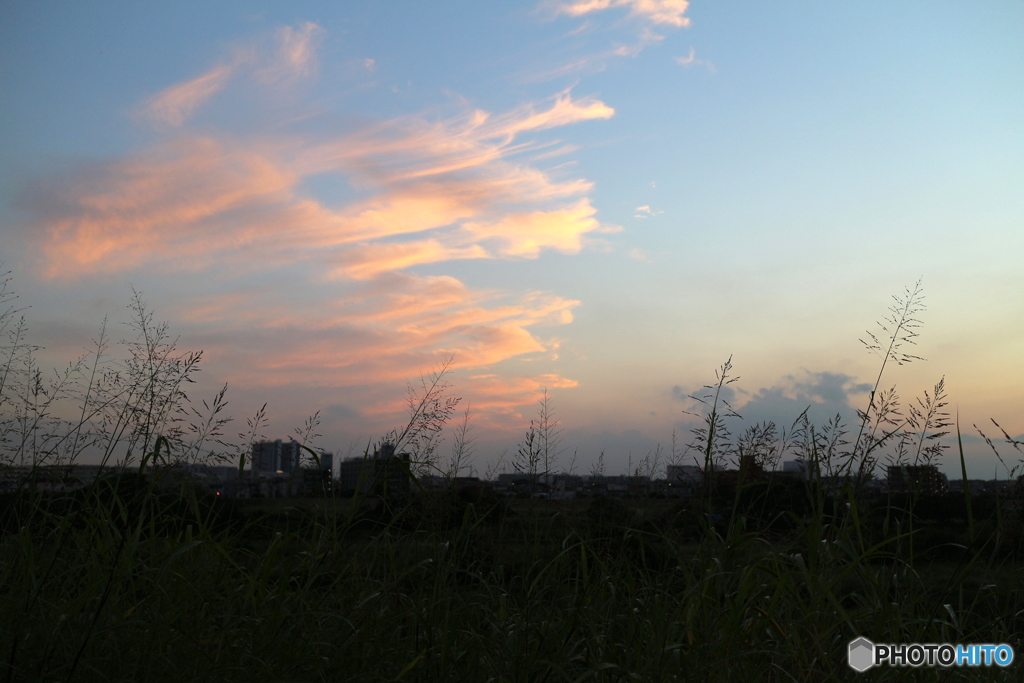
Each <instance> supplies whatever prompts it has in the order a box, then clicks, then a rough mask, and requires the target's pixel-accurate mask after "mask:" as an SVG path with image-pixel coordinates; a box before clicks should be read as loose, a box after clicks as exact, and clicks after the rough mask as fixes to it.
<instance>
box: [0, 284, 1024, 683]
mask: <svg viewBox="0 0 1024 683" xmlns="http://www.w3.org/2000/svg"><path fill="white" fill-rule="evenodd" d="M136 301H139V302H141V299H140V298H139V297H136ZM134 310H143V311H144V307H139V308H137V309H134ZM136 320H137V322H138V323H139V324H144V325H145V326H146V329H147V330H149V331H150V332H149V333H145V334H142V337H141V339H142V341H141V342H139V343H140V344H141V346H139V347H136V348H137V350H138V351H139V355H138V356H137V357H136V356H133V358H135V359H136V361H135V362H136V363H137V365H136V366H130V367H139V368H146V369H147V370H146V372H138V373H136V374H132V373H133V371H132V370H131V369H130V367H129V368H128V369H123V368H122V369H121V370H120V372H121V373H122V374H121V376H120V377H121V379H120V380H119V382H120V383H118V382H114V381H113V380H110V381H108V382H107V383H106V384H103V383H102V382H101V383H97V384H93V383H92V381H90V382H83V383H82V384H81V385H80V386H81V387H85V388H86V390H85V391H84V392H81V393H79V394H77V396H78V397H79V398H82V397H87V398H86V400H85V401H84V402H83V403H82V404H81V405H83V406H85V408H83V410H84V413H80V415H81V414H85V415H87V416H89V418H90V419H88V420H83V419H81V417H79V420H78V423H77V424H75V423H74V420H71V421H69V422H67V423H65V424H64V425H63V429H64V432H65V434H67V433H68V430H71V432H72V433H74V434H76V435H77V436H71V437H69V439H70V440H71V442H72V443H73V442H74V441H75V440H76V439H77V440H80V441H81V440H86V441H89V442H90V443H92V444H94V445H96V447H98V448H102V449H104V451H103V452H104V454H105V455H108V456H109V457H110V458H112V459H113V460H114V461H116V462H120V463H122V465H124V464H125V463H128V462H129V459H128V457H127V455H128V453H129V452H130V453H132V454H133V455H134V456H135V460H132V461H130V462H133V463H136V464H138V465H139V467H134V466H133V467H131V468H129V467H127V466H122V467H114V468H112V476H109V477H105V478H101V479H99V480H98V481H97V482H96V483H95V484H94V485H93V486H91V487H89V488H87V489H84V490H81V491H78V492H74V493H43V492H40V491H34V490H31V489H30V488H27V489H25V490H22V491H20V492H18V493H17V494H16V495H10V496H6V497H3V498H0V525H2V526H0V615H2V618H0V680H5V681H29V680H32V681H35V680H45V681H73V680H104V681H107V680H111V681H160V680H168V681H172V680H173V681H178V680H210V681H233V680H238V681H263V680H265V681H337V680H358V681H373V680H381V681H394V680H407V681H439V680H452V681H456V680H457V681H477V680H479V681H488V680H492V681H530V682H532V681H631V680H638V681H735V680H741V681H742V680H751V681H752V680H758V681H761V680H764V681H825V680H854V679H857V678H859V677H858V676H857V675H856V674H854V673H853V672H852V671H851V670H850V669H849V668H848V667H847V665H846V645H847V643H848V642H849V641H850V640H851V639H853V638H854V637H856V636H860V635H864V636H867V637H869V638H871V639H872V640H874V641H876V642H893V643H899V642H954V643H971V642H1008V643H1011V644H1012V645H1014V647H1015V649H1016V650H1017V652H1018V653H1019V654H1018V656H1020V653H1021V652H1022V648H1021V634H1022V633H1024V596H1022V592H1021V591H1022V588H1024V582H1022V579H1021V574H1020V571H1019V569H1020V566H1021V546H1020V539H1021V536H1022V534H1021V521H1020V516H1019V515H1020V511H1019V508H1016V507H1011V506H1008V505H1003V504H1002V503H999V502H998V501H995V502H991V501H989V502H986V501H983V500H982V499H981V498H975V499H971V498H970V497H969V494H965V498H964V504H965V509H966V514H965V519H964V521H963V522H962V523H961V522H958V521H953V522H949V523H947V524H945V525H944V526H943V525H939V524H936V523H934V522H928V521H927V520H926V519H925V518H924V517H922V514H921V512H920V506H919V507H918V509H917V510H915V509H913V508H912V503H913V501H910V502H908V501H900V500H895V499H881V500H873V499H871V498H869V497H867V496H865V495H864V492H863V490H862V488H860V487H858V486H857V484H858V482H860V481H862V480H863V476H864V473H865V472H869V471H870V470H869V469H868V468H869V466H870V463H871V460H872V459H873V458H877V457H879V456H880V455H881V453H882V449H883V447H884V445H885V444H887V443H894V444H895V443H897V442H898V440H899V436H898V433H896V432H893V434H889V432H891V431H892V427H893V425H891V424H890V425H889V427H886V426H885V425H886V424H888V423H887V422H886V420H890V421H891V420H895V419H896V418H894V417H893V413H892V407H891V402H890V403H888V404H887V403H886V401H885V400H882V397H881V396H880V395H879V396H876V395H875V394H872V398H871V401H870V402H869V406H868V408H867V409H866V410H865V411H864V412H865V413H867V416H866V417H864V416H861V420H862V426H861V429H860V436H858V437H857V439H856V440H855V441H854V442H853V444H852V448H851V447H850V446H851V444H846V443H844V442H845V439H844V438H843V436H842V434H843V428H842V427H841V425H839V424H838V423H834V424H830V425H825V426H824V427H823V428H818V427H815V426H814V425H812V424H811V423H810V422H809V420H807V419H806V414H805V415H804V416H803V420H802V421H801V422H798V423H797V424H795V425H794V427H793V428H792V429H791V430H790V431H789V432H788V433H787V434H781V433H779V432H777V431H776V430H775V428H774V425H772V426H771V427H770V428H769V426H767V425H764V426H762V427H760V428H755V429H754V430H753V431H750V430H748V431H747V432H745V433H744V434H743V435H741V436H740V437H739V438H737V439H735V440H733V439H732V438H731V436H729V435H728V433H727V431H725V430H723V429H721V426H722V425H721V422H720V420H719V417H720V416H721V415H722V412H721V411H720V405H719V404H718V403H713V406H712V408H711V410H710V411H709V413H708V414H709V415H710V416H711V417H710V421H709V422H706V423H705V424H704V430H703V431H697V432H696V433H695V434H694V441H693V443H692V444H691V447H692V448H694V449H696V450H697V452H699V453H700V454H701V455H702V456H703V457H704V458H706V459H707V461H708V462H709V463H710V467H709V471H715V470H716V468H720V467H721V466H722V465H723V464H725V461H726V460H727V459H728V458H731V457H734V456H738V455H739V454H740V453H741V450H742V454H744V455H753V456H755V461H757V462H771V461H772V460H773V459H774V461H776V462H777V460H778V458H779V457H780V456H781V453H782V452H783V451H785V452H796V453H798V454H799V455H801V456H802V457H804V458H805V459H807V461H808V462H809V470H810V471H811V473H812V477H811V480H810V481H809V482H806V483H790V484H784V483H780V482H778V481H776V480H770V481H763V480H759V479H757V478H756V477H753V476H752V475H751V473H750V472H748V471H746V469H741V473H740V478H739V481H738V482H736V483H734V484H729V483H727V482H724V480H723V482H721V483H720V484H718V485H716V486H715V487H714V488H713V489H712V490H711V491H710V492H709V493H708V494H707V496H706V497H703V498H697V499H694V500H692V501H672V500H631V501H622V500H616V499H606V498H595V499H592V500H574V501H543V500H512V501H509V500H505V499H501V498H498V497H495V496H493V495H492V494H487V493H478V494H472V495H471V494H469V493H465V492H462V493H457V492H455V491H452V490H447V491H438V492H417V493H415V494H407V495H389V496H388V497H387V498H384V499H382V498H374V497H369V496H362V497H360V496H357V497H356V498H353V499H341V498H323V499H308V500H290V501H263V502H259V501H257V502H249V503H243V502H241V501H228V500H222V499H218V498H214V497H211V496H209V495H207V494H205V493H204V492H203V491H201V490H200V489H197V488H196V487H195V486H193V485H192V484H191V483H190V482H189V480H187V479H181V478H175V477H174V474H173V470H171V469H169V468H168V467H166V465H167V464H168V463H169V462H172V461H173V460H175V459H177V458H180V457H183V456H185V454H188V455H187V457H189V458H196V457H204V455H206V454H208V453H209V451H210V446H209V444H211V443H214V444H216V443H219V442H220V441H222V440H223V439H222V436H221V432H222V431H223V430H224V424H225V423H224V422H219V421H220V420H223V419H224V418H222V417H221V412H220V410H217V409H216V408H217V406H218V405H223V393H222V394H221V398H220V403H218V402H217V401H216V400H215V401H214V402H213V403H211V404H209V405H207V406H206V407H205V409H200V410H198V411H197V412H194V413H189V412H188V406H189V403H188V402H187V401H186V399H187V396H185V395H184V392H183V391H181V388H182V386H183V384H182V382H183V381H184V380H181V381H179V379H181V378H182V377H183V374H182V373H185V372H186V371H187V370H188V369H189V368H190V367H195V365H194V363H193V364H192V365H189V362H188V361H189V358H192V356H189V355H181V354H178V353H177V352H175V351H173V344H172V343H171V341H170V340H169V337H168V336H167V335H166V333H165V330H164V331H162V328H160V327H159V326H157V327H155V328H154V327H153V326H152V325H151V319H150V318H148V317H146V316H145V315H144V314H143V315H141V316H138V317H137V318H136ZM12 329H13V328H12ZM134 329H136V330H137V331H138V328H137V327H136V328H134ZM147 334H148V336H147ZM16 343H23V342H21V341H16ZM98 346H100V348H102V344H100V345H98ZM19 353H20V352H19ZM10 357H12V358H13V357H18V356H17V354H16V353H15V354H10ZM96 359H99V362H100V365H101V366H102V364H103V362H105V359H104V357H103V356H102V355H100V354H97V356H96ZM94 361H95V359H94ZM80 367H81V368H83V369H84V370H82V371H81V372H82V376H91V377H95V375H96V374H97V373H96V372H93V371H92V370H88V368H90V367H95V364H93V365H90V364H89V363H84V364H82V365H81V366H80ZM729 370H730V368H729V367H724V368H723V369H722V370H721V371H720V374H719V377H718V383H717V386H719V387H721V386H722V385H723V384H724V383H725V382H727V381H728V372H729ZM154 371H155V372H157V374H158V376H159V372H164V373H165V374H164V375H162V376H163V377H164V378H165V379H164V380H163V381H162V382H161V383H156V384H153V383H150V380H149V379H148V378H151V377H152V376H153V372H154ZM5 373H6V369H5ZM184 377H185V378H187V373H186V374H185V375H184ZM19 386H20V385H19ZM714 386H715V385H713V386H712V388H714ZM439 387H440V388H445V384H444V377H443V374H437V375H436V376H431V377H430V378H429V379H428V380H427V381H426V382H425V383H424V385H423V387H421V389H422V390H423V391H422V392H421V393H419V394H417V393H415V392H413V393H412V394H410V397H411V398H410V409H411V415H410V422H409V425H408V426H407V427H406V428H404V429H400V430H395V432H394V433H393V434H392V435H390V436H389V437H387V438H391V439H393V440H394V441H397V440H400V439H401V440H404V442H405V443H411V444H416V445H418V446H417V447H418V448H419V450H420V452H422V453H425V454H427V455H428V456H431V457H433V456H434V455H435V454H436V445H437V443H438V441H437V430H436V429H435V428H436V427H438V425H443V423H444V422H445V421H446V420H447V418H448V417H449V416H450V415H451V414H452V412H453V411H454V408H455V404H454V403H453V402H451V401H449V400H447V399H446V398H445V396H444V394H443V392H439V391H438V388H439ZM19 391H20V389H19ZM161 392H162V393H161ZM879 394H881V392H879ZM8 396H11V394H8ZM15 398H19V400H21V399H25V400H27V399H31V398H32V395H31V392H29V393H28V394H18V395H17V396H16V397H14V398H11V399H10V401H9V402H8V403H7V404H5V410H10V411H11V412H10V413H9V414H10V415H11V416H13V417H12V418H11V419H14V418H18V419H20V416H21V415H22V414H29V415H30V417H31V415H33V414H32V413H30V412H26V411H23V413H18V412H17V411H16V410H15V409H14V407H13V406H14V401H15ZM37 405H38V404H37ZM886 405H888V406H889V407H888V408H887V407H885V406H886ZM23 407H24V406H23ZM548 409H550V407H549V408H548ZM18 410H22V408H18ZM887 411H888V412H887ZM37 414H38V411H37ZM51 414H52V413H51ZM197 414H198V415H199V417H198V418H197V417H196V415H197ZM96 416H99V417H96ZM188 416H191V417H192V418H195V419H194V420H192V421H191V422H188V421H187V420H186V418H187V417H188ZM880 416H881V417H880ZM7 417H8V413H5V414H4V418H5V419H7ZM262 419H263V417H262V415H257V416H256V418H254V420H251V421H250V423H249V425H248V426H249V429H248V431H247V432H246V433H243V435H241V436H240V440H239V444H241V445H239V446H238V448H240V449H242V453H241V454H242V455H244V449H245V447H246V444H247V443H251V441H252V440H253V439H254V438H256V435H257V433H258V431H259V429H260V428H261V424H262ZM104 420H106V422H104ZM175 420H177V421H175ZM5 424H7V423H5ZM11 424H13V425H14V426H13V427H12V428H11V429H12V432H11V433H15V432H16V429H15V428H20V427H18V425H19V424H20V423H17V421H16V420H15V421H14V422H12V423H11ZM187 424H192V425H195V429H194V430H193V429H191V428H189V427H187V426H186V425H187ZM464 424H466V423H465V422H464ZM204 425H206V426H205V427H204ZM51 426H52V427H53V429H51V431H53V433H54V434H59V430H58V429H57V427H58V426H60V425H56V424H54V425H51ZM919 426H920V425H919ZM307 427H308V429H306V430H305V434H307V435H311V434H312V432H313V430H314V429H315V425H313V424H309V425H307ZM175 428H177V431H174V430H175ZM466 434H467V431H466V428H465V427H464V429H463V432H462V435H463V436H462V438H463V446H464V447H465V440H466V439H467V438H468V437H467V436H466ZM167 435H169V436H167ZM19 436H20V435H19ZM61 438H62V437H61V436H59V435H58V436H55V437H54V438H52V439H51V440H49V441H46V442H45V443H46V444H50V445H51V446H52V445H53V444H55V443H58V442H59V443H60V444H64V443H67V442H68V439H65V440H64V441H61ZM1007 438H1009V437H1007ZM22 440H24V439H22ZM1011 442H1012V440H1011ZM11 443H14V441H13V440H12V441H11ZM36 443H37V444H38V443H39V441H37V442H36ZM1013 443H1016V442H1013ZM111 444H114V445H113V446H111ZM197 444H198V445H197ZM233 447H234V446H232V448H233ZM18 448H22V449H24V447H23V446H18ZM75 448H79V446H75V447H74V448H72V449H71V450H72V451H73V450H74V449H75ZM674 450H675V449H673V451H674ZM229 451H230V449H229V448H228V447H223V448H222V454H223V455H225V456H226V455H228V454H229ZM6 452H8V453H11V452H13V451H6ZM60 452H63V451H59V450H56V451H45V452H44V451H36V452H35V453H36V455H37V457H38V456H42V455H47V454H48V453H49V454H50V455H51V456H52V454H53V453H60ZM462 452H463V453H464V450H463V451H462ZM237 455H238V453H235V456H237ZM960 459H961V465H962V467H963V468H964V471H965V472H966V467H965V465H964V460H963V456H962V448H961V451H960ZM421 462H422V461H421ZM740 462H745V461H743V460H741V461H740ZM865 463H867V464H865ZM844 470H845V471H846V473H857V474H860V475H862V476H861V478H860V479H857V478H855V477H854V478H846V479H843V478H841V477H840V478H839V479H836V478H835V477H834V476H833V475H841V474H842V473H843V471H844ZM965 479H966V475H965ZM837 482H838V483H837ZM850 482H853V483H852V484H851V483H850ZM709 488H710V487H709ZM911 539H913V540H914V541H915V546H914V548H915V549H916V552H909V547H910V546H908V543H909V542H910V540H911ZM863 677H864V678H865V679H870V680H918V679H920V680H979V681H981V680H1018V679H1019V665H1015V666H1014V667H1012V668H1011V669H1010V670H995V669H960V670H956V671H951V672H942V671H938V672H937V671H933V670H924V669H921V670H909V669H906V670H905V669H875V670H872V671H871V672H870V673H869V674H865V675H863Z"/></svg>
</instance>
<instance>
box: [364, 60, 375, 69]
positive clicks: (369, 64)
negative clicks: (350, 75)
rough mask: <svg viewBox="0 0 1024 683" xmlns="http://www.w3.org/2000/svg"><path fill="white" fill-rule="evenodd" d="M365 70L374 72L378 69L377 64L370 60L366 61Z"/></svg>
mask: <svg viewBox="0 0 1024 683" xmlns="http://www.w3.org/2000/svg"><path fill="white" fill-rule="evenodd" d="M363 68H364V69H366V70H367V71H373V70H375V69H376V68H377V62H376V61H374V60H372V59H369V58H367V59H364V60H363Z"/></svg>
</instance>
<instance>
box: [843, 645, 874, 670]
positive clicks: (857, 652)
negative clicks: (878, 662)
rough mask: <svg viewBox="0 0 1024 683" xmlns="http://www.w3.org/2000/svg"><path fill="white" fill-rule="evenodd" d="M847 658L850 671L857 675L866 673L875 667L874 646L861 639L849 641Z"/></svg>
mask: <svg viewBox="0 0 1024 683" xmlns="http://www.w3.org/2000/svg"><path fill="white" fill-rule="evenodd" d="M848 656H849V659H848V662H849V664H850V668H851V669H853V670H854V671H857V672H858V673H861V672H864V671H867V670H868V669H870V668H871V667H872V666H874V665H875V644H874V643H872V642H871V641H870V640H868V639H867V638H863V637H861V638H857V640H851V641H850V651H849V653H848Z"/></svg>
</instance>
